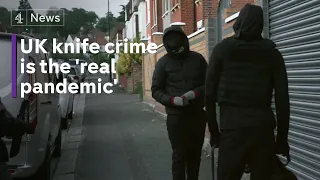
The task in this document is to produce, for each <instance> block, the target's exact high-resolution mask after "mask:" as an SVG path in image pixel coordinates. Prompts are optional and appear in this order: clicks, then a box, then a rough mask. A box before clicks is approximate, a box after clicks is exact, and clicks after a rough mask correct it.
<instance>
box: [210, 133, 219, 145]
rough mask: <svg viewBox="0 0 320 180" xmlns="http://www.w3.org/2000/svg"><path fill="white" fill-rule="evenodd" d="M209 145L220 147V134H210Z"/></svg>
mask: <svg viewBox="0 0 320 180" xmlns="http://www.w3.org/2000/svg"><path fill="white" fill-rule="evenodd" d="M210 145H211V147H214V148H219V146H220V133H216V134H211V136H210Z"/></svg>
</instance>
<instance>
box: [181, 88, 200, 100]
mask: <svg viewBox="0 0 320 180" xmlns="http://www.w3.org/2000/svg"><path fill="white" fill-rule="evenodd" d="M182 97H185V98H187V99H188V100H193V99H195V98H196V97H197V94H196V92H195V91H192V90H191V91H188V92H186V93H184V94H183V95H182Z"/></svg>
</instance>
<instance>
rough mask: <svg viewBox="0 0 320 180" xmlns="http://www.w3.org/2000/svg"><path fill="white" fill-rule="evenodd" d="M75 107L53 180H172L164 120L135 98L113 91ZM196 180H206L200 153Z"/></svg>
mask: <svg viewBox="0 0 320 180" xmlns="http://www.w3.org/2000/svg"><path fill="white" fill-rule="evenodd" d="M92 79H93V80H94V79H95V78H92ZM75 103H76V105H75V116H74V119H73V122H72V125H71V128H70V130H69V131H68V133H67V135H66V142H65V143H64V145H63V148H64V152H63V154H62V157H61V159H60V162H59V164H58V167H57V170H56V174H55V178H54V180H74V179H75V180H108V179H110V180H114V179H117V180H169V179H172V177H171V148H170V144H169V140H168V137H167V131H166V125H165V120H164V118H163V117H162V116H160V115H159V114H157V113H155V112H153V111H152V109H151V108H150V106H148V105H146V104H144V103H142V102H140V100H139V97H138V96H137V95H129V94H126V93H124V92H123V91H121V90H118V89H117V88H116V90H115V92H114V93H112V94H87V95H83V94H82V95H80V96H79V98H78V100H76V101H75ZM246 179H247V178H246ZM199 180H212V175H211V163H210V157H206V156H205V153H204V156H203V160H202V164H201V172H200V178H199Z"/></svg>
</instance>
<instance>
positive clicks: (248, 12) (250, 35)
mask: <svg viewBox="0 0 320 180" xmlns="http://www.w3.org/2000/svg"><path fill="white" fill-rule="evenodd" d="M263 24H264V21H263V10H262V8H261V7H260V6H256V5H252V4H249V3H248V4H246V5H245V6H244V7H243V8H242V9H241V11H240V13H239V16H238V18H237V20H236V22H235V23H234V25H233V30H234V32H235V35H234V37H236V38H238V39H243V40H249V41H253V40H259V39H262V36H261V33H262V31H263Z"/></svg>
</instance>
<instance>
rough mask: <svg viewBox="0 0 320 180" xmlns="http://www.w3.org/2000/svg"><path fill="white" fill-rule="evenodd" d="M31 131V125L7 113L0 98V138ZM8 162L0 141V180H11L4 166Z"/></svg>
mask: <svg viewBox="0 0 320 180" xmlns="http://www.w3.org/2000/svg"><path fill="white" fill-rule="evenodd" d="M32 131H33V127H32V125H31V124H29V123H26V122H24V121H22V120H20V119H18V118H14V117H13V116H12V115H11V114H10V112H9V111H7V109H6V108H5V106H4V104H3V103H2V102H1V98H0V138H3V137H5V136H12V135H14V136H16V135H19V136H23V134H25V133H28V132H32ZM11 148H12V147H11ZM8 161H9V154H8V150H7V147H6V144H5V142H4V141H3V140H2V139H0V180H11V179H12V178H11V175H10V173H9V170H8V167H7V164H6V163H7V162H8Z"/></svg>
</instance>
